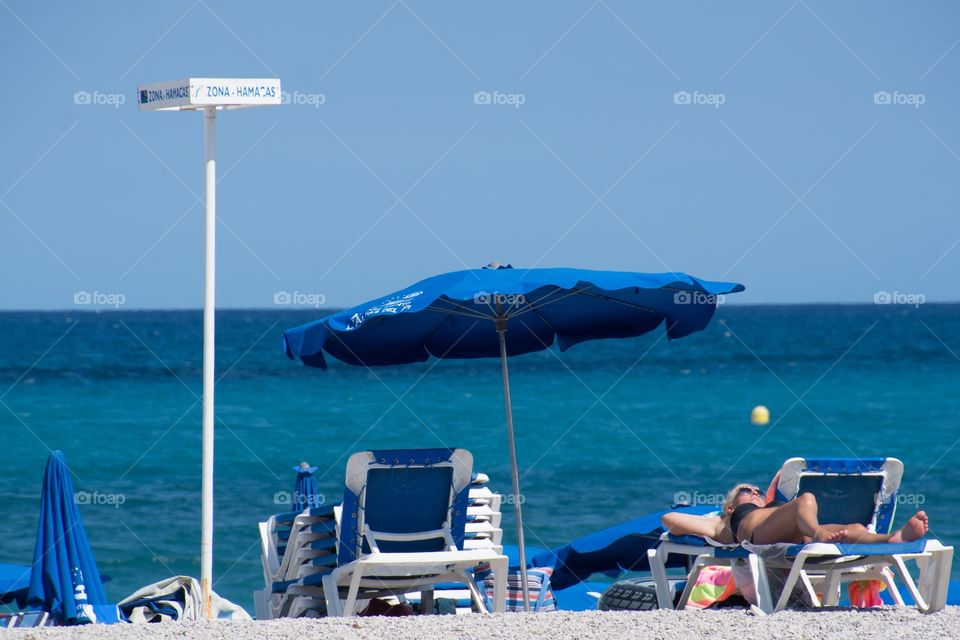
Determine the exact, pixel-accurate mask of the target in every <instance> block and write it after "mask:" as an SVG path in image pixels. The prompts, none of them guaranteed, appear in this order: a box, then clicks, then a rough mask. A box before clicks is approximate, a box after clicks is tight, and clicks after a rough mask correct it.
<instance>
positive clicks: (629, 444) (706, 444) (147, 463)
mask: <svg viewBox="0 0 960 640" xmlns="http://www.w3.org/2000/svg"><path fill="white" fill-rule="evenodd" d="M317 316H318V313H317V312H316V311H313V310H311V311H282V312H278V311H223V312H220V314H219V316H218V325H217V332H218V350H217V374H218V376H220V381H219V382H218V384H217V416H218V424H217V435H216V514H215V519H216V528H215V542H214V544H215V558H214V575H215V581H216V583H215V589H216V590H217V591H218V592H219V593H220V594H222V595H224V596H226V597H227V598H230V599H231V600H234V601H236V602H238V603H239V604H241V605H243V606H245V607H248V608H250V609H251V610H252V595H251V593H252V592H253V591H254V590H255V589H259V588H261V587H262V586H263V578H262V572H261V568H260V557H259V555H260V550H259V542H258V534H257V522H258V521H259V520H262V519H265V518H266V517H267V516H269V515H270V514H271V513H275V512H278V511H283V510H285V506H284V505H283V504H282V503H283V501H284V500H285V498H286V497H287V496H288V493H287V492H289V491H291V490H292V486H293V482H294V477H295V474H294V472H293V471H292V469H291V468H292V467H293V466H294V465H295V464H297V463H299V462H300V461H301V460H307V461H308V462H310V463H311V464H313V465H316V466H318V467H320V471H318V473H317V475H318V477H319V483H320V487H321V491H322V492H323V493H324V495H325V496H326V497H327V499H328V500H330V501H336V500H338V499H339V495H340V493H341V491H342V483H343V473H344V462H345V458H346V456H347V455H349V454H350V453H351V452H354V451H358V450H362V449H366V448H384V447H432V446H459V447H466V448H468V449H470V450H471V451H472V452H473V454H474V457H475V466H476V468H477V469H479V470H482V471H484V472H486V473H487V474H489V475H490V477H491V480H492V483H493V485H494V487H495V488H498V489H500V490H502V491H503V492H507V491H509V483H510V476H509V466H508V462H507V460H508V456H507V443H506V436H505V426H504V424H505V420H504V415H503V397H502V391H501V382H500V373H499V363H498V361H497V360H492V359H491V360H473V361H442V362H437V361H432V362H428V363H423V364H420V365H410V366H404V367H387V368H378V369H375V370H365V369H362V368H355V367H350V366H347V365H342V364H340V363H336V362H334V363H332V365H331V368H330V370H328V371H325V372H324V371H318V370H314V369H309V368H306V367H304V366H302V365H300V364H299V363H296V362H292V361H290V360H288V359H287V358H286V357H285V356H284V355H283V353H282V351H281V349H280V333H281V331H282V330H283V329H284V328H287V327H290V326H294V325H296V324H299V323H301V322H305V321H309V320H311V319H313V318H315V317H317ZM201 344H202V315H201V313H200V312H199V311H174V312H103V313H87V312H82V313H78V312H56V313H34V312H17V313H3V314H0V401H2V404H0V433H2V443H3V445H2V446H3V449H4V453H5V455H4V456H3V470H2V473H0V505H2V506H0V510H2V514H3V515H2V517H0V562H19V563H23V564H29V562H30V561H31V558H32V551H33V542H34V536H35V531H36V524H37V514H38V509H39V492H40V481H41V477H42V473H43V467H44V464H45V460H46V457H47V455H48V450H49V449H60V450H62V451H64V452H65V454H66V458H67V462H68V463H69V465H70V467H71V469H72V470H73V472H74V474H75V477H74V484H75V488H76V490H77V491H78V492H79V493H78V495H80V496H81V498H80V500H81V502H83V504H81V507H80V509H81V513H82V516H83V518H84V522H85V524H86V527H87V530H88V534H89V537H90V540H91V542H92V544H93V548H94V552H95V555H96V557H97V561H98V563H99V565H100V568H101V571H102V572H103V573H106V574H109V575H110V576H112V578H113V580H112V581H111V582H109V583H108V584H107V585H106V589H107V592H108V595H110V596H111V597H112V598H114V599H117V600H118V599H120V598H122V597H124V596H126V595H128V594H130V593H131V592H133V591H134V590H135V589H137V588H139V587H141V586H143V585H145V584H148V583H150V582H153V581H156V580H159V579H161V578H164V577H167V576H170V575H173V574H188V575H194V576H197V575H198V574H199V538H200V403H199V399H198V398H199V394H200V392H201V367H202V363H201ZM958 354H960V305H934V304H927V305H923V306H921V307H919V308H914V307H908V306H898V305H885V306H873V305H870V306H769V307H763V306H758V307H750V306H746V307H744V306H741V307H737V306H724V307H721V308H720V309H719V311H718V312H717V316H716V318H715V319H714V321H713V323H712V324H711V326H710V327H709V329H708V330H706V331H704V332H702V333H700V334H696V335H693V336H690V337H688V338H684V339H682V340H678V341H676V342H672V343H669V342H667V341H666V340H665V339H662V336H661V335H660V334H659V333H657V334H656V335H648V336H643V337H641V338H637V339H632V340H622V341H603V342H594V343H586V344H582V345H579V346H577V347H574V348H573V349H571V350H570V351H568V352H565V353H560V352H559V351H555V350H554V351H550V352H543V353H539V354H531V355H527V356H521V357H517V358H514V359H512V361H511V370H510V371H511V382H512V390H513V401H514V416H515V422H516V428H517V445H518V451H519V462H520V467H521V473H522V475H523V479H522V487H523V489H522V490H523V493H524V498H525V503H524V509H525V511H524V516H525V520H526V524H527V528H526V535H527V541H528V544H530V545H536V546H541V547H549V546H554V545H558V544H563V543H565V542H567V541H569V540H571V539H573V538H575V537H578V536H581V535H584V534H587V533H590V532H592V531H595V530H597V529H600V528H603V527H606V526H611V525H614V524H617V523H619V522H622V521H624V520H626V519H629V518H631V517H634V516H636V515H639V514H643V513H647V512H650V511H654V510H659V509H664V508H667V507H669V506H670V504H671V503H672V502H673V501H674V499H675V498H676V497H678V494H679V495H680V496H681V497H682V496H686V497H688V498H689V499H691V500H693V501H695V502H699V503H709V502H711V501H715V500H716V495H717V494H721V493H723V492H724V491H725V490H726V489H727V488H728V487H729V486H731V485H732V484H733V483H734V482H737V481H741V480H746V481H752V482H756V483H759V484H763V485H764V486H765V485H766V483H767V482H769V479H770V478H771V477H772V475H773V474H774V472H775V471H776V470H777V469H778V468H779V466H780V464H781V463H782V462H783V461H784V460H785V459H786V458H789V457H792V456H804V455H806V456H813V455H835V456H861V457H865V456H878V455H889V456H896V457H899V458H900V459H902V460H903V461H904V463H905V467H906V472H905V476H904V479H903V483H902V487H901V491H902V496H901V504H900V506H899V508H898V515H897V521H898V522H903V520H904V519H905V518H906V517H907V515H909V513H912V512H913V511H914V510H916V509H917V508H922V509H924V510H926V511H927V512H928V513H929V514H930V518H931V529H932V532H933V533H934V534H935V535H937V536H938V537H940V538H941V539H943V540H946V541H948V542H952V543H957V542H960V518H958V517H957V516H956V505H957V504H958V501H960V491H958V487H960V446H958V438H960V428H958V427H960V384H958V382H960V357H958ZM757 404H765V405H767V406H768V407H769V408H770V410H771V413H772V424H771V426H768V427H756V426H753V425H752V424H750V421H749V414H750V410H751V408H752V407H753V406H754V405H757ZM512 528H513V519H512V511H510V510H509V509H508V510H505V517H504V530H505V534H506V541H507V542H512V540H513V535H512ZM957 575H958V570H957V569H956V568H955V569H954V577H956V576H957Z"/></svg>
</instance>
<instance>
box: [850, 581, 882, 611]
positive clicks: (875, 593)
mask: <svg viewBox="0 0 960 640" xmlns="http://www.w3.org/2000/svg"><path fill="white" fill-rule="evenodd" d="M886 588H887V587H886V585H884V584H883V583H882V582H881V581H879V580H854V581H853V582H851V583H850V584H848V585H847V594H848V595H849V596H850V606H852V607H858V608H860V609H866V608H868V607H880V606H883V598H881V597H880V592H881V591H883V590H884V589H886Z"/></svg>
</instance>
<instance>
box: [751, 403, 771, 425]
mask: <svg viewBox="0 0 960 640" xmlns="http://www.w3.org/2000/svg"><path fill="white" fill-rule="evenodd" d="M750 422H752V423H753V424H755V425H757V426H758V427H762V426H764V425H767V424H770V409H767V408H766V407H765V406H763V405H762V404H758V405H757V406H755V407H754V408H753V411H751V412H750Z"/></svg>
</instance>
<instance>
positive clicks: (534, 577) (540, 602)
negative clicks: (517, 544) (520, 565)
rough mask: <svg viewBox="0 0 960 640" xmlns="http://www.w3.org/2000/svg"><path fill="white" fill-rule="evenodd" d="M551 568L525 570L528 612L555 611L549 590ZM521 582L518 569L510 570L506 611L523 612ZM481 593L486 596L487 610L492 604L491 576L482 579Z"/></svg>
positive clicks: (554, 603)
mask: <svg viewBox="0 0 960 640" xmlns="http://www.w3.org/2000/svg"><path fill="white" fill-rule="evenodd" d="M551 575H553V569H552V568H551V567H539V568H537V569H527V589H528V590H529V591H530V611H532V612H534V613H543V612H545V611H556V610H557V601H556V599H555V598H554V597H553V590H552V589H551V588H550V576H551ZM522 585H523V580H522V578H521V574H520V570H519V569H511V570H510V573H508V574H507V611H523V588H522ZM483 591H484V594H485V595H486V601H487V608H488V609H491V608H492V604H493V574H492V573H491V574H488V575H487V576H486V577H485V578H484V579H483Z"/></svg>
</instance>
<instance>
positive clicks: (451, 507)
mask: <svg viewBox="0 0 960 640" xmlns="http://www.w3.org/2000/svg"><path fill="white" fill-rule="evenodd" d="M472 467H473V456H472V455H471V454H470V452H469V451H466V450H464V449H424V450H406V451H366V452H361V453H356V454H354V455H352V456H351V457H350V459H349V460H348V462H347V473H346V484H345V488H344V501H343V513H342V518H341V520H340V529H339V531H338V536H337V556H338V565H337V568H336V569H334V570H333V571H331V572H330V573H329V574H327V575H325V576H324V577H323V579H322V582H323V592H324V596H325V599H326V604H327V612H328V615H347V616H349V615H353V614H354V613H355V607H356V605H357V601H358V600H359V599H361V598H370V597H378V596H379V595H381V594H384V593H408V592H411V591H420V592H423V593H422V598H423V605H424V608H427V609H430V608H432V589H431V588H430V587H431V586H432V585H434V584H437V583H444V582H459V583H463V584H466V585H467V587H468V588H469V589H470V592H471V594H472V596H473V599H474V602H475V603H476V605H477V607H478V608H479V610H480V611H486V607H485V606H484V602H483V597H482V595H481V594H480V592H479V590H478V589H477V587H476V585H475V584H474V583H473V580H472V579H471V576H470V575H469V572H470V571H471V570H472V569H473V568H474V567H476V566H477V565H478V564H481V563H489V564H490V566H491V568H492V569H493V571H494V574H495V576H496V586H495V596H494V599H493V600H494V602H493V608H494V611H497V612H501V611H504V607H505V604H504V603H505V597H506V574H507V563H508V560H507V557H506V556H504V555H501V554H499V553H497V552H496V551H495V550H493V549H482V548H480V549H467V548H465V547H464V535H465V528H466V518H467V507H468V496H469V491H470V482H471V471H472Z"/></svg>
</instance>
